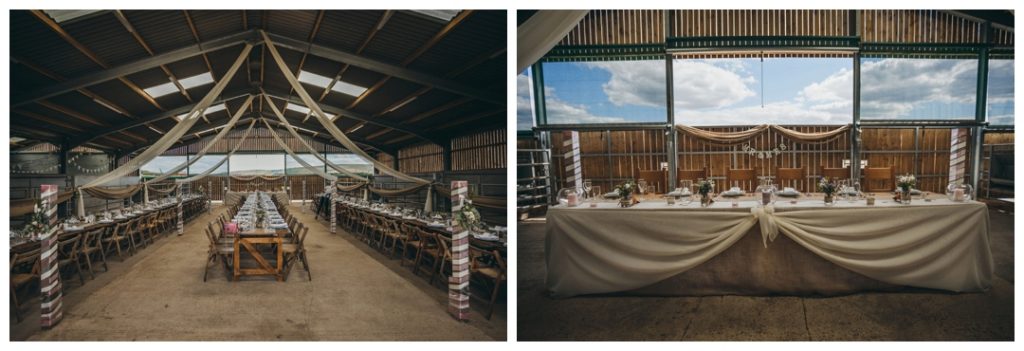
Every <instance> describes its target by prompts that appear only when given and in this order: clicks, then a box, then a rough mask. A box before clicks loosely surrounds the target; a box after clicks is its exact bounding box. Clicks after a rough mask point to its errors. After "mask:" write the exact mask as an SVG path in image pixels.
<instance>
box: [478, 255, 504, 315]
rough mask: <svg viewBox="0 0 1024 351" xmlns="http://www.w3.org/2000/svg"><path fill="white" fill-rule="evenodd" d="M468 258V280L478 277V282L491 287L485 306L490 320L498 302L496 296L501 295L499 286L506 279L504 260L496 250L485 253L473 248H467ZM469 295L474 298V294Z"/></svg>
mask: <svg viewBox="0 0 1024 351" xmlns="http://www.w3.org/2000/svg"><path fill="white" fill-rule="evenodd" d="M469 257H470V261H469V262H470V266H469V271H470V278H472V277H478V278H480V279H479V280H483V281H484V282H487V283H490V284H491V286H493V289H492V290H491V296H490V301H489V303H488V305H487V319H491V316H492V315H494V303H495V302H496V301H497V300H498V295H500V294H501V285H502V283H504V282H505V280H506V279H507V276H506V266H505V260H504V259H502V257H501V253H500V252H498V251H497V250H493V251H486V250H483V249H479V248H476V247H474V246H470V247H469ZM488 258H489V260H488ZM485 261H491V264H485V263H484V262H485ZM470 295H471V296H475V294H470Z"/></svg>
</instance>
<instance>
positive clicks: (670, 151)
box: [609, 14, 679, 193]
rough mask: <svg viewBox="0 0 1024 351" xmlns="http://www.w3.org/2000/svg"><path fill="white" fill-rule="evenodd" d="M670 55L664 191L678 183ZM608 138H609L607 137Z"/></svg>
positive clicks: (666, 67)
mask: <svg viewBox="0 0 1024 351" xmlns="http://www.w3.org/2000/svg"><path fill="white" fill-rule="evenodd" d="M668 22H669V21H668V14H666V15H665V23H666V25H665V29H666V30H665V33H671V32H670V31H668V29H669V28H668V26H669V25H668V24H667V23H668ZM672 69H673V66H672V55H665V105H667V106H668V109H667V110H666V111H667V112H668V125H669V127H668V128H667V129H666V130H665V134H667V135H666V136H667V137H666V138H665V151H666V155H665V156H666V157H667V158H668V181H667V182H666V183H667V184H665V192H666V193H667V192H670V191H672V189H675V187H676V186H677V185H678V184H676V179H677V174H676V173H677V172H678V169H679V165H678V163H679V147H678V146H677V144H676V142H677V138H678V137H679V133H678V132H676V129H675V128H674V126H675V125H676V114H675V106H674V105H675V104H674V101H675V91H673V84H672V82H673V81H672V80H673V79H674V78H673V76H672ZM609 139H610V138H609Z"/></svg>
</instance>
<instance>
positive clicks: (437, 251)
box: [412, 231, 442, 283]
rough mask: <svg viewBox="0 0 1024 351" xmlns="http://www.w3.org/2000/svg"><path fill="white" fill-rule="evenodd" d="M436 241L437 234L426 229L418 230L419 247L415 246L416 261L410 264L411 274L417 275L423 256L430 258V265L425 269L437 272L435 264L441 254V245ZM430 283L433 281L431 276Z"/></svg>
mask: <svg viewBox="0 0 1024 351" xmlns="http://www.w3.org/2000/svg"><path fill="white" fill-rule="evenodd" d="M438 242H439V240H438V238H437V234H434V233H431V232H427V231H421V232H420V240H419V247H417V248H416V262H415V263H413V265H412V273H413V274H415V275H419V273H420V272H421V271H422V269H421V268H420V266H421V265H422V263H424V258H427V259H429V260H430V267H429V268H427V271H428V272H431V273H436V272H437V264H438V261H439V259H440V258H441V255H442V252H441V245H440V244H439V243H438ZM431 283H433V278H431Z"/></svg>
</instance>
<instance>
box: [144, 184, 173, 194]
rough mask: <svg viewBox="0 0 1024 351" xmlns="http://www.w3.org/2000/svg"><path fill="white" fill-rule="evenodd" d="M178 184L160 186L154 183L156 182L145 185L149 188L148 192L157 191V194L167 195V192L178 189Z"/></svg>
mask: <svg viewBox="0 0 1024 351" xmlns="http://www.w3.org/2000/svg"><path fill="white" fill-rule="evenodd" d="M178 186H179V185H178V184H177V183H175V184H172V185H170V186H165V187H162V188H161V187H160V186H159V185H156V184H147V185H146V187H147V188H149V192H151V193H157V194H158V195H167V194H170V193H173V192H174V191H175V190H178Z"/></svg>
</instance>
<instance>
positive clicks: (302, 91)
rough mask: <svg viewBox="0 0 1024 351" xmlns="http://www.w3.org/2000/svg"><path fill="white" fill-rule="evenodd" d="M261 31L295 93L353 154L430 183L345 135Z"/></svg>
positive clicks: (394, 174) (398, 174) (404, 176)
mask: <svg viewBox="0 0 1024 351" xmlns="http://www.w3.org/2000/svg"><path fill="white" fill-rule="evenodd" d="M260 33H261V34H262V35H263V42H264V44H263V45H264V46H265V47H266V48H267V51H269V52H270V56H271V57H273V59H274V62H275V63H276V64H277V67H278V68H279V69H280V70H281V74H283V75H284V77H285V78H286V79H287V80H288V83H289V84H291V86H292V89H295V93H296V94H298V95H299V97H300V98H301V99H302V102H303V103H304V104H306V107H307V108H309V109H310V110H312V111H313V116H315V117H316V119H317V120H318V121H320V124H322V125H323V126H324V128H326V129H327V131H328V132H329V133H330V134H331V136H333V137H334V139H335V140H337V141H338V142H339V143H341V145H342V146H344V147H345V148H346V149H348V150H349V151H352V153H353V154H355V155H356V156H359V157H360V158H362V159H363V160H364V161H367V162H370V163H372V164H373V166H374V167H375V168H377V169H378V170H380V171H381V173H384V174H387V175H390V176H392V177H395V178H397V179H399V180H402V181H406V182H410V183H416V184H429V183H430V181H429V180H426V179H422V178H418V177H413V176H411V175H408V174H405V173H402V172H399V171H397V170H395V169H393V168H391V166H389V165H387V164H385V163H383V162H380V161H378V160H377V159H376V158H373V157H370V155H368V154H367V153H366V152H365V151H363V149H362V148H360V147H359V146H358V145H356V143H355V142H353V141H352V139H349V138H348V136H346V135H345V133H343V132H342V131H341V130H339V129H338V126H336V125H334V122H332V121H331V120H330V118H327V115H326V114H324V111H323V110H321V109H320V105H319V104H317V103H316V101H314V100H313V98H311V97H310V96H309V93H307V92H306V88H304V87H302V84H300V83H299V81H298V79H296V78H295V75H294V74H293V73H292V72H291V69H290V68H288V65H287V64H286V63H285V62H284V59H282V58H281V54H280V53H278V52H277V47H275V46H274V43H273V41H271V40H270V37H269V36H267V33H266V32H262V31H261V32H260Z"/></svg>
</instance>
